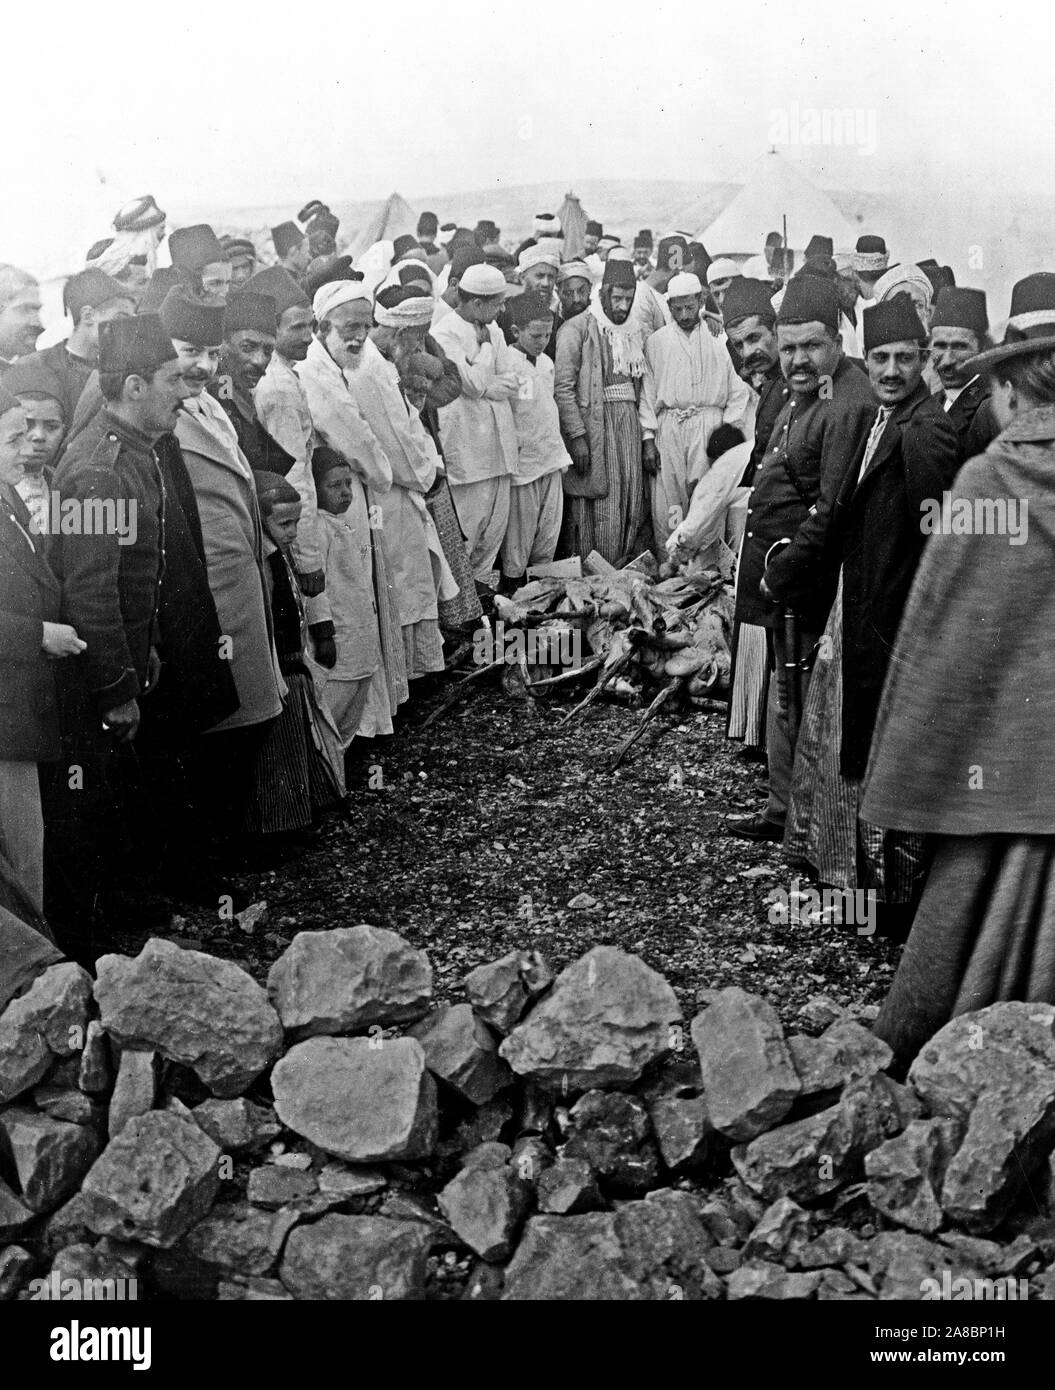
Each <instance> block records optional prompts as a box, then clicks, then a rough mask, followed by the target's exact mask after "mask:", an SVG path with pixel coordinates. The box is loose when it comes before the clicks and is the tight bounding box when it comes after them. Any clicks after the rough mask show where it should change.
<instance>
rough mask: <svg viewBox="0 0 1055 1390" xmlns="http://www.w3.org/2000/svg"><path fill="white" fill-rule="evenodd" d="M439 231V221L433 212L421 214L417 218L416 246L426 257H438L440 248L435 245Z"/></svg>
mask: <svg viewBox="0 0 1055 1390" xmlns="http://www.w3.org/2000/svg"><path fill="white" fill-rule="evenodd" d="M439 230H440V219H439V218H438V217H437V216H436V214H435V213H434V212H423V213H422V214H421V216H420V217H419V218H418V226H417V233H418V244H419V245H420V246H421V249H422V250H423V251H424V252H425V255H426V256H437V255H439V253H440V248H439V247H438V246H437V245H436V236H437V234H438V233H439Z"/></svg>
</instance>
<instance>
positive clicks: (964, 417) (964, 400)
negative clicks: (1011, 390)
mask: <svg viewBox="0 0 1055 1390" xmlns="http://www.w3.org/2000/svg"><path fill="white" fill-rule="evenodd" d="M991 394H992V392H991V389H990V386H989V383H988V382H987V381H983V379H982V378H981V377H976V378H975V380H974V381H971V382H968V384H967V385H966V386H965V387H964V388H963V390H962V391H961V392H960V394H959V395H958V396H957V397H956V399H955V400H954V401H953V403H952V405H950V406H949V408H948V410H947V411H946V412H945V414H946V416H947V418H948V419H949V420H950V421H951V422H952V424H953V427H954V428H955V430H956V433H957V435H958V436H959V439H960V462H961V463H966V462H967V460H968V459H973V458H974V457H975V455H976V454H984V453H985V451H986V449H988V448H989V445H990V444H991V443H992V442H993V440H994V439H995V438H996V437H997V435H998V434H999V433H1000V426H999V425H998V424H997V423H996V416H995V415H994V414H993V407H992V405H991V403H990V395H991ZM938 399H941V398H940V397H939V398H938Z"/></svg>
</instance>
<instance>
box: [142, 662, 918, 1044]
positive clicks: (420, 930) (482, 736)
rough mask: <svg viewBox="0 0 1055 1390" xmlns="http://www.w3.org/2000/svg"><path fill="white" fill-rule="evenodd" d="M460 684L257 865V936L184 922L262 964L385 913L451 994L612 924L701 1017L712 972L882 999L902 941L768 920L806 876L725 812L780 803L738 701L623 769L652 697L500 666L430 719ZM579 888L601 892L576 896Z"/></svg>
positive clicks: (861, 1000)
mask: <svg viewBox="0 0 1055 1390" xmlns="http://www.w3.org/2000/svg"><path fill="white" fill-rule="evenodd" d="M446 688H447V687H445V689H446ZM442 694H443V691H442V690H441V691H438V692H437V693H435V694H433V695H432V696H431V698H430V699H427V700H421V701H420V702H419V703H418V705H417V707H414V708H411V710H410V711H409V712H408V713H406V714H404V715H402V716H401V719H400V727H399V729H398V731H397V733H396V735H395V737H394V738H392V739H388V740H384V741H383V742H384V743H385V744H387V745H388V746H387V747H384V748H382V747H381V746H378V747H376V748H372V749H369V750H368V752H367V754H366V756H365V757H364V759H363V761H362V762H361V764H360V765H359V767H358V769H357V775H356V776H355V777H353V782H352V785H351V787H350V791H351V793H352V795H351V799H350V800H351V804H350V807H349V809H348V811H347V813H346V815H344V816H334V817H331V818H330V819H329V820H328V821H327V823H326V824H325V826H324V828H323V829H322V831H321V833H320V834H319V836H318V839H317V841H316V843H315V844H314V845H312V847H310V848H309V849H308V850H306V851H305V852H303V853H302V854H301V855H300V856H299V857H298V858H296V859H291V860H287V861H286V862H283V863H282V864H281V865H279V866H278V867H276V868H275V869H270V870H268V871H266V872H263V873H258V874H255V875H251V876H247V877H246V878H245V880H244V881H243V884H242V886H244V887H245V888H246V889H247V890H249V891H250V892H252V895H253V897H254V898H255V899H257V900H260V899H263V900H266V902H267V905H268V922H267V923H266V925H263V926H257V927H256V928H255V930H254V931H253V933H252V934H251V935H247V934H245V933H244V932H242V931H241V930H240V929H239V927H238V926H237V924H232V923H230V922H228V921H222V922H221V921H218V920H217V918H216V915H215V914H209V913H206V912H197V911H193V910H191V911H187V912H186V913H185V915H184V916H182V917H180V918H178V919H177V921H176V923H175V927H176V931H177V933H178V934H177V936H176V939H177V940H181V941H182V944H184V945H195V946H198V947H200V948H202V949H205V950H208V951H211V952H213V953H215V954H217V955H222V956H226V957H229V958H231V959H233V960H237V961H238V962H239V963H241V964H243V965H244V966H246V968H247V969H249V971H250V972H251V973H252V974H253V975H255V976H256V977H257V978H258V979H263V978H264V976H265V975H266V973H267V969H268V967H269V966H270V964H271V962H272V961H273V960H274V959H275V957H276V956H278V955H279V954H280V953H281V951H282V950H283V949H284V947H285V946H286V944H287V943H288V942H289V940H290V939H291V938H292V937H293V936H294V935H295V934H296V933H297V932H298V931H304V930H311V929H313V928H324V927H336V926H351V925H354V924H355V923H357V922H370V923H372V924H374V925H377V926H384V927H388V928H390V929H391V930H393V931H397V932H399V933H400V934H401V935H403V936H404V937H406V939H407V940H408V941H410V942H412V943H413V944H414V945H416V946H420V947H423V948H424V949H426V950H427V951H428V953H429V957H430V959H431V961H432V964H433V967H434V970H435V973H436V993H437V996H438V997H439V998H443V999H455V998H457V997H458V996H459V992H460V982H461V980H462V979H463V978H464V976H465V974H466V973H467V972H468V971H469V970H471V969H472V968H473V967H474V966H476V965H479V964H480V963H481V962H483V961H487V960H493V959H494V958H495V957H497V956H500V955H503V954H504V953H506V952H507V951H509V950H511V949H513V948H520V947H524V948H530V947H534V948H537V949H538V950H540V951H541V952H542V953H543V954H544V955H545V956H546V957H547V958H548V959H549V960H550V962H551V963H552V964H553V965H554V966H556V967H557V968H558V969H559V968H560V967H562V966H564V965H566V964H567V963H568V962H569V961H570V960H572V959H574V958H575V957H577V956H579V955H581V954H582V953H583V952H585V951H586V950H588V949H589V948H590V947H591V946H594V945H597V944H599V943H607V944H610V945H614V946H619V947H621V948H622V949H624V950H626V951H633V952H635V953H636V954H638V955H640V956H641V957H642V958H643V959H644V960H645V961H647V962H648V964H649V965H651V966H653V967H654V968H655V969H657V970H659V971H661V972H662V973H663V974H664V975H665V976H666V977H667V979H668V980H669V981H670V983H671V984H672V986H673V987H674V989H675V991H676V992H677V994H678V997H679V999H680V1001H681V1004H682V1006H683V1008H684V1010H685V1013H686V1016H687V1018H691V1017H692V1015H693V1014H694V1013H695V1012H696V1008H695V996H696V992H697V991H698V990H699V989H701V988H705V987H711V988H716V987H721V986H724V985H734V984H735V985H740V986H742V987H743V988H745V989H748V990H752V991H754V992H756V993H758V994H761V995H763V996H764V997H765V998H767V999H769V1000H770V1001H771V1002H772V1003H773V1004H774V1006H775V1007H776V1008H777V1009H778V1011H779V1012H780V1014H781V1016H782V1018H783V1021H784V1022H785V1024H786V1025H788V1026H790V1027H797V1026H798V1027H801V1023H802V1021H801V1020H797V1019H796V1015H797V1013H798V1011H799V1009H800V1008H801V1006H802V1005H803V1004H804V1003H805V1002H806V1000H807V999H808V998H809V997H810V996H812V995H817V994H825V995H828V996H830V997H831V998H833V999H834V1000H836V1001H837V1002H838V1003H840V1004H845V1005H858V1006H867V1005H874V1004H876V1003H878V1002H879V1001H880V1000H881V999H882V997H883V995H884V993H885V992H886V989H887V987H888V985H889V982H890V978H891V975H892V973H893V965H894V962H895V960H896V956H897V949H898V948H897V947H895V946H893V945H891V944H890V943H889V942H888V941H886V940H884V939H882V938H864V937H859V936H857V935H856V934H855V932H854V931H853V930H852V929H848V928H842V927H839V926H837V925H829V924H825V923H819V922H796V921H791V922H790V923H780V922H775V923H774V922H771V921H770V920H769V917H770V915H771V910H770V906H769V905H768V904H767V902H766V898H767V895H768V894H770V893H771V891H772V890H773V889H784V890H785V891H791V890H792V889H793V888H794V887H795V886H796V885H795V877H796V875H795V873H794V871H793V870H792V869H791V868H790V867H789V866H788V864H787V863H786V861H785V859H784V855H783V850H782V849H781V848H780V846H774V845H754V844H749V843H746V842H744V841H742V840H738V839H736V838H735V837H733V836H730V835H728V834H727V833H726V831H725V828H724V822H725V819H726V817H727V816H730V815H737V814H743V813H747V812H750V811H754V810H757V809H758V808H759V807H760V806H761V800H762V796H763V795H764V787H765V778H764V772H763V769H762V767H761V766H760V765H759V764H757V763H754V762H748V761H745V760H744V759H743V758H742V757H740V756H738V752H737V748H738V746H737V745H735V744H731V743H729V742H728V741H727V740H726V739H725V738H724V737H723V729H724V716H723V715H721V714H719V713H704V712H697V711H692V712H691V713H685V714H682V715H679V714H677V713H670V714H668V713H665V712H663V713H661V714H660V716H659V718H658V719H657V720H656V721H655V722H654V723H653V724H652V725H651V726H650V728H649V730H648V731H647V732H646V734H645V736H644V738H643V739H642V740H641V741H640V742H639V743H638V744H637V745H635V747H634V748H633V749H632V750H631V751H630V754H629V755H628V758H627V760H626V761H625V762H624V764H623V765H622V767H621V768H620V769H619V770H618V771H616V772H611V771H609V770H608V765H609V763H610V762H611V759H612V756H613V754H614V752H615V750H616V749H617V748H618V746H619V744H620V743H621V742H622V740H623V739H624V738H625V737H626V735H627V734H628V733H629V731H630V730H631V728H632V727H633V723H634V721H635V720H636V719H637V717H638V712H637V711H634V710H630V709H628V708H626V707H625V706H621V705H615V704H609V705H600V706H594V707H593V708H592V709H591V710H589V711H587V713H586V715H585V718H584V719H580V720H577V721H576V722H575V723H573V724H571V725H570V726H569V727H567V728H564V729H558V727H557V725H558V723H559V721H560V719H561V718H562V716H563V714H564V713H565V712H566V711H567V709H568V708H570V701H569V700H568V699H566V698H562V699H560V700H558V699H557V698H556V697H554V696H551V697H550V698H549V700H547V701H545V702H543V701H541V700H540V701H539V702H538V703H537V704H536V703H534V702H532V701H531V700H530V699H516V698H512V697H509V696H507V695H505V694H504V693H503V692H502V691H501V689H500V688H499V687H498V686H497V685H495V686H485V687H482V688H480V689H478V690H477V691H476V692H475V693H474V694H472V695H471V696H470V697H469V698H468V699H467V700H466V701H465V702H464V703H463V704H460V705H456V706H455V707H454V708H453V709H452V710H450V711H449V712H448V713H446V714H445V715H443V716H442V718H441V719H440V720H438V721H437V722H436V723H435V724H434V725H432V726H431V727H430V728H428V729H423V728H422V722H423V720H424V718H425V717H426V715H427V714H428V713H429V711H430V710H431V709H433V708H435V706H436V705H437V704H438V703H439V701H440V699H441V696H442ZM802 886H803V887H806V886H807V885H805V884H803V885H802ZM580 894H585V895H588V897H589V898H591V899H593V900H595V904H594V905H593V906H587V907H577V908H574V909H573V908H570V907H569V903H570V902H571V901H572V899H574V898H576V897H577V896H578V895H580ZM131 949H135V948H134V947H131ZM811 1031H814V1030H812V1029H811Z"/></svg>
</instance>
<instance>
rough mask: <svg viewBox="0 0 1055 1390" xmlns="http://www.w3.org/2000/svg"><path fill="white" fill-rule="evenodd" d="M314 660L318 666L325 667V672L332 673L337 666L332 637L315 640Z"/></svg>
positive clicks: (335, 650) (335, 646)
mask: <svg viewBox="0 0 1055 1390" xmlns="http://www.w3.org/2000/svg"><path fill="white" fill-rule="evenodd" d="M315 660H316V661H317V662H318V664H319V665H320V666H325V668H326V670H327V671H332V670H333V668H334V667H335V666H336V665H337V643H336V642H335V641H334V639H333V638H332V637H317V638H316V639H315Z"/></svg>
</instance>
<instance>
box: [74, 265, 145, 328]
mask: <svg viewBox="0 0 1055 1390" xmlns="http://www.w3.org/2000/svg"><path fill="white" fill-rule="evenodd" d="M132 298H133V295H132V291H131V290H130V289H129V288H128V286H127V285H122V284H121V282H120V280H115V279H114V278H113V276H112V275H107V274H106V272H105V271H103V270H82V271H80V272H79V274H77V275H71V276H70V278H69V279H68V280H67V281H66V284H65V285H64V286H63V290H62V307H63V308H64V309H65V310H66V312H67V314H69V316H70V318H72V319H73V321H74V323H76V322H77V315H78V314H79V313H80V312H81V310H82V309H86V308H87V307H88V306H89V305H90V306H91V307H92V308H93V309H98V308H99V306H100V305H102V304H108V303H109V302H110V300H111V299H132Z"/></svg>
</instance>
